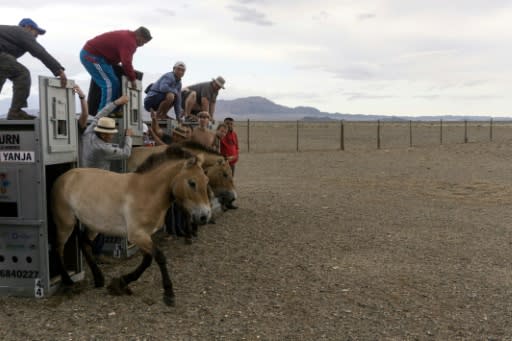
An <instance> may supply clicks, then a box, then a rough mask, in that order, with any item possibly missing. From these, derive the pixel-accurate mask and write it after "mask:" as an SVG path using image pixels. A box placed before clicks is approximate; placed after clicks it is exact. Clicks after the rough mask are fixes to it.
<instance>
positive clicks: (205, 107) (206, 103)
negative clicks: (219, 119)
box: [181, 76, 226, 123]
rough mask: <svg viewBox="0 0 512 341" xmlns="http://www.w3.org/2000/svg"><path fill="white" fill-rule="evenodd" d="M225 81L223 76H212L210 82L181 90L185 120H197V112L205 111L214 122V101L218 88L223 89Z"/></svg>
mask: <svg viewBox="0 0 512 341" xmlns="http://www.w3.org/2000/svg"><path fill="white" fill-rule="evenodd" d="M225 83H226V81H225V80H224V78H223V77H221V76H219V77H217V78H212V80H211V81H210V82H203V83H198V84H194V85H190V86H188V87H186V88H184V89H183V91H182V92H181V99H182V105H183V110H184V113H183V116H184V119H185V120H186V121H197V117H196V115H197V113H199V112H200V111H206V112H208V114H209V115H210V121H211V122H212V123H215V120H214V118H213V115H214V113H215V102H216V101H217V95H218V94H219V90H220V89H225V88H224V84H225Z"/></svg>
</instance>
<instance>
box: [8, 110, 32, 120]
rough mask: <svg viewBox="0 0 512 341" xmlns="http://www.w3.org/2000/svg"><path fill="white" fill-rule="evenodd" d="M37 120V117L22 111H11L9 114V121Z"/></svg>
mask: <svg viewBox="0 0 512 341" xmlns="http://www.w3.org/2000/svg"><path fill="white" fill-rule="evenodd" d="M35 118H36V117H35V116H32V115H29V114H27V113H26V112H25V111H23V110H21V109H11V110H9V112H8V113H7V119H8V120H33V119H35Z"/></svg>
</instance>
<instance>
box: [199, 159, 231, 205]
mask: <svg viewBox="0 0 512 341" xmlns="http://www.w3.org/2000/svg"><path fill="white" fill-rule="evenodd" d="M203 168H204V171H205V174H206V176H208V179H209V180H210V182H209V184H210V188H211V189H212V191H213V193H214V194H215V196H216V197H217V198H219V200H220V202H221V204H225V205H227V204H230V203H231V202H233V201H234V200H235V199H236V196H237V195H236V190H235V185H234V182H233V173H232V171H231V167H230V166H229V162H228V161H227V160H226V159H225V158H224V157H219V158H218V159H217V160H216V161H215V162H214V163H213V164H212V165H209V166H207V167H203Z"/></svg>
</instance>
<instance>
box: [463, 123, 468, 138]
mask: <svg viewBox="0 0 512 341" xmlns="http://www.w3.org/2000/svg"><path fill="white" fill-rule="evenodd" d="M464 143H468V120H464Z"/></svg>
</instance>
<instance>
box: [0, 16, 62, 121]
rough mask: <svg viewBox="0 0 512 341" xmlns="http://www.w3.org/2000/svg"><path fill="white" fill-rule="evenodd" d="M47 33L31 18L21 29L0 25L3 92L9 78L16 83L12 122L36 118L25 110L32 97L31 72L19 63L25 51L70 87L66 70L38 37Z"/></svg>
mask: <svg viewBox="0 0 512 341" xmlns="http://www.w3.org/2000/svg"><path fill="white" fill-rule="evenodd" d="M45 33H46V31H45V30H43V29H42V28H40V27H39V26H37V24H36V23H35V22H34V21H33V20H32V19H28V18H25V19H22V20H21V21H20V23H19V25H18V26H12V25H0V92H1V91H2V87H3V85H4V83H5V80H6V79H9V80H11V81H12V83H13V86H12V88H13V95H12V101H11V108H10V109H9V112H8V114H7V119H8V120H27V119H33V118H35V117H34V116H31V115H29V114H27V113H26V112H25V111H24V110H22V108H26V107H27V98H28V96H29V95H30V72H29V71H28V69H27V68H26V67H25V66H23V65H22V64H21V63H18V61H17V59H18V58H19V57H21V56H22V55H24V54H25V52H29V53H30V54H31V55H32V56H34V57H36V58H37V59H39V60H40V61H41V62H43V64H44V65H45V66H46V67H47V68H48V69H49V70H50V71H51V72H52V73H53V74H54V75H55V76H58V77H59V78H60V85H61V86H62V87H65V86H66V83H67V78H66V74H65V73H64V67H62V65H60V64H59V62H58V61H57V60H55V58H53V57H52V56H51V55H50V54H49V53H48V52H47V51H46V50H45V49H44V47H42V46H41V45H40V44H39V43H38V42H37V41H36V38H37V36H38V35H40V34H45Z"/></svg>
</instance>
